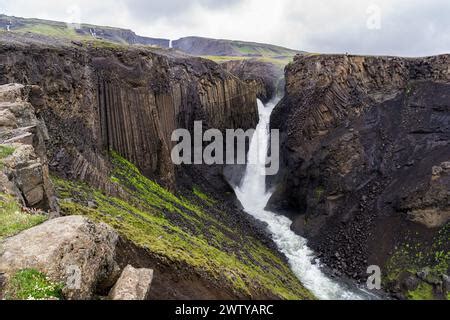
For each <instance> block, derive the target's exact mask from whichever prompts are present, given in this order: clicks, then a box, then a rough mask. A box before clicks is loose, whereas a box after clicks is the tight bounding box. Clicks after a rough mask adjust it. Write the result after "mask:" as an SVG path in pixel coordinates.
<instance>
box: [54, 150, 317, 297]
mask: <svg viewBox="0 0 450 320" xmlns="http://www.w3.org/2000/svg"><path fill="white" fill-rule="evenodd" d="M112 161H113V164H114V171H113V174H112V176H111V180H112V181H113V182H114V183H117V184H120V185H121V187H122V188H124V189H125V190H126V192H127V200H126V201H125V200H123V199H119V198H114V197H110V196H107V195H105V194H103V193H102V192H101V191H99V190H95V189H92V188H91V187H89V186H87V185H85V184H82V183H79V182H69V181H65V180H62V179H59V178H54V182H55V184H56V186H57V191H58V194H59V197H60V198H61V201H60V204H61V209H62V211H63V213H65V214H83V215H86V216H88V217H90V218H92V219H94V220H96V221H103V222H105V223H107V224H109V225H111V226H113V227H114V228H115V229H116V230H118V231H119V232H120V233H121V234H122V235H123V236H125V237H126V238H128V239H129V240H131V241H133V242H134V243H135V244H137V245H139V246H141V247H144V248H147V249H148V250H150V251H151V252H152V253H153V254H154V255H156V256H157V257H158V258H159V259H162V260H164V261H169V262H174V263H176V262H178V261H181V262H183V263H187V264H189V265H190V266H192V267H193V268H194V269H195V270H197V271H198V272H199V274H203V275H205V276H206V277H209V278H210V279H211V280H212V281H216V282H217V283H222V284H223V285H224V286H227V287H229V288H231V289H233V290H234V291H235V292H236V293H237V294H240V295H244V296H247V297H252V296H258V294H264V293H269V294H270V295H273V296H278V297H280V298H283V299H312V298H313V296H312V295H311V293H310V292H309V291H307V290H306V289H305V288H304V287H303V286H302V285H301V283H300V282H299V281H298V279H297V278H296V277H295V275H294V274H293V273H292V271H291V270H290V269H289V267H288V265H287V263H286V262H285V261H284V260H283V259H282V258H281V257H280V256H279V255H278V254H276V253H274V252H273V251H272V250H271V249H269V248H267V246H266V245H264V244H263V243H262V242H261V241H260V240H258V239H256V238H255V237H252V236H249V235H245V234H239V232H236V231H235V230H233V228H232V227H230V226H228V225H224V224H223V223H222V222H221V221H219V219H217V218H216V217H217V215H218V214H219V215H220V214H221V213H220V206H217V203H216V200H215V199H212V198H211V197H210V196H209V195H207V194H206V193H205V192H204V191H202V190H200V189H199V188H198V187H195V188H194V189H193V190H192V192H191V195H190V196H189V195H184V196H182V195H175V194H173V193H171V192H170V191H168V190H166V189H164V188H163V187H161V186H160V185H159V184H157V183H155V182H153V181H151V180H149V179H147V178H145V177H144V176H142V175H141V174H140V172H139V170H138V169H137V168H136V167H135V166H134V165H132V164H131V163H129V162H128V161H126V160H124V159H123V158H121V157H120V156H119V155H117V154H116V153H112ZM88 203H90V206H89V205H88ZM93 203H94V205H93ZM215 210H216V211H215ZM213 211H215V212H214V213H215V214H211V213H212V212H213ZM218 211H219V212H218ZM223 214H225V213H223Z"/></svg>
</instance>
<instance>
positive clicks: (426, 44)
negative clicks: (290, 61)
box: [0, 0, 450, 56]
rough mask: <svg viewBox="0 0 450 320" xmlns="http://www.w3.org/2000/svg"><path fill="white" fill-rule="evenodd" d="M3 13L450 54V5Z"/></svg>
mask: <svg viewBox="0 0 450 320" xmlns="http://www.w3.org/2000/svg"><path fill="white" fill-rule="evenodd" d="M113 3H114V4H113ZM0 12H1V13H5V14H9V15H15V16H21V17H37V18H43V19H52V20H60V21H68V22H86V23H92V24H100V25H109V26H116V27H125V28H130V29H133V30H134V31H136V33H138V34H140V35H145V36H151V37H164V38H170V39H177V38H180V37H183V36H189V35H197V36H205V37H213V38H226V39H239V40H248V41H256V42H267V43H273V44H278V45H282V46H286V47H290V48H295V49H300V50H306V51H310V52H340V53H342V52H350V53H360V54H393V55H406V56H423V55H430V54H438V53H450V1H449V0H146V1H145V0H117V1H114V2H113V1H94V0H71V1H64V0H40V1H34V0H0Z"/></svg>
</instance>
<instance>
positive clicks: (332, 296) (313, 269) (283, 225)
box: [235, 100, 375, 300]
mask: <svg viewBox="0 0 450 320" xmlns="http://www.w3.org/2000/svg"><path fill="white" fill-rule="evenodd" d="M275 105H276V102H275V101H273V102H270V103H268V104H267V106H265V105H264V104H263V103H262V102H261V101H259V100H258V111H259V118H260V119H259V123H258V126H257V128H256V131H255V134H254V136H253V138H252V140H251V143H250V149H249V152H248V164H247V169H246V172H245V175H244V178H243V180H242V183H241V185H240V186H239V187H236V189H235V192H236V196H237V197H238V199H239V201H240V202H241V203H242V205H243V207H244V210H245V211H246V212H247V213H248V214H250V215H252V216H253V217H255V218H256V219H258V220H260V221H263V222H266V223H267V225H268V230H269V232H270V234H271V235H272V239H273V240H274V242H275V243H276V245H277V246H278V249H279V250H280V251H281V252H282V253H284V254H285V255H286V257H287V258H288V261H289V265H290V267H291V269H292V271H293V272H294V274H295V275H296V276H297V277H298V279H299V280H300V281H301V282H302V283H303V285H304V286H305V287H306V288H308V289H309V290H310V291H311V292H312V293H313V294H314V295H315V296H316V297H317V298H319V299H325V300H338V299H339V300H341V299H350V300H360V299H373V298H375V296H374V295H372V294H371V293H369V292H367V291H364V290H363V289H360V288H357V287H356V286H355V287H354V288H353V287H352V288H351V287H350V286H348V285H346V284H344V283H339V282H337V281H335V280H333V279H331V278H329V277H328V276H327V275H325V274H324V273H323V272H322V270H321V267H320V261H317V262H318V263H312V261H313V260H314V259H315V257H314V253H313V252H312V250H310V249H309V248H308V246H307V241H306V239H304V238H302V237H300V236H299V235H297V234H295V233H294V232H293V231H292V230H291V229H290V226H291V224H292V221H291V220H289V219H288V218H287V217H285V216H282V215H277V214H275V213H273V212H270V211H267V210H264V208H265V206H266V205H267V202H268V201H269V198H270V196H271V194H270V193H269V192H266V182H265V181H266V176H265V163H266V161H265V160H266V156H267V151H268V145H269V139H270V137H269V135H270V133H269V132H270V115H271V113H272V110H273V109H274V107H275Z"/></svg>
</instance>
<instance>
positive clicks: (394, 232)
mask: <svg viewBox="0 0 450 320" xmlns="http://www.w3.org/2000/svg"><path fill="white" fill-rule="evenodd" d="M271 126H272V127H273V128H280V129H281V139H282V151H281V157H282V166H283V169H282V172H281V173H280V175H279V176H278V181H277V182H278V184H277V187H276V191H275V193H274V195H273V197H272V199H271V201H270V203H269V207H270V208H271V209H275V210H285V211H287V212H289V213H290V214H292V215H293V218H294V224H293V228H294V230H295V231H297V232H299V233H300V234H302V235H305V236H307V237H308V238H309V239H310V243H311V245H312V246H313V247H314V249H316V250H318V251H319V252H320V253H321V254H323V260H324V261H325V262H326V263H328V264H329V265H331V266H332V267H333V268H336V269H337V270H341V271H344V272H346V273H347V274H348V275H349V276H352V277H357V278H364V277H365V271H366V268H367V266H368V265H370V264H378V265H380V266H383V265H384V264H385V262H386V261H387V260H388V259H389V257H390V255H392V253H393V250H394V248H395V246H396V245H397V244H399V243H401V242H403V241H404V240H405V239H406V237H407V234H408V233H414V234H416V235H415V237H416V238H417V239H419V240H420V241H422V243H425V240H427V239H428V240H429V239H430V238H432V237H433V236H434V235H436V234H437V232H439V230H442V228H444V226H445V225H446V224H447V223H448V221H449V214H448V211H449V202H448V199H449V197H448V195H449V190H450V180H449V179H448V172H447V171H448V168H447V166H448V165H447V164H448V161H449V159H450V146H449V144H450V56H448V55H443V56H437V57H429V58H423V59H404V58H394V57H360V56H344V55H339V56H329V55H318V56H298V57H297V58H296V59H295V61H294V62H293V63H292V64H290V65H289V66H288V67H287V69H286V96H285V98H284V99H283V100H282V101H281V102H280V104H279V105H278V106H277V108H276V110H275V111H274V114H273V116H272V119H271ZM275 183H276V182H273V185H275Z"/></svg>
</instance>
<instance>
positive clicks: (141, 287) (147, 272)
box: [109, 265, 153, 300]
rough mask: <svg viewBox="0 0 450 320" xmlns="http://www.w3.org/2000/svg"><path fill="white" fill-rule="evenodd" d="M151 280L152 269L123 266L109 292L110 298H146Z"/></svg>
mask: <svg viewBox="0 0 450 320" xmlns="http://www.w3.org/2000/svg"><path fill="white" fill-rule="evenodd" d="M152 280H153V270H152V269H135V268H133V267H132V266H131V265H128V266H126V267H125V269H124V270H123V271H122V274H121V275H120V278H119V280H117V282H116V284H115V285H114V287H113V288H112V289H111V292H110V293H109V298H110V299H111V300H146V299H147V297H148V295H149V291H150V286H151V284H152Z"/></svg>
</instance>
